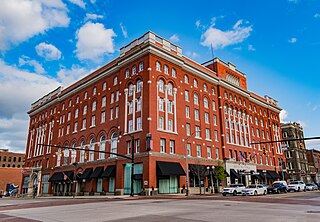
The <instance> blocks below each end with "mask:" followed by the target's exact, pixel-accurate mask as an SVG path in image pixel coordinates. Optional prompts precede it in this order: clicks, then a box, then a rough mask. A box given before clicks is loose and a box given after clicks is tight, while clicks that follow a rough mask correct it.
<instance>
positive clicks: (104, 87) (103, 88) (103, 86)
mask: <svg viewBox="0 0 320 222" xmlns="http://www.w3.org/2000/svg"><path fill="white" fill-rule="evenodd" d="M106 89H107V83H106V82H104V83H103V84H102V90H106Z"/></svg>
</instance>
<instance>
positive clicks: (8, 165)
mask: <svg viewBox="0 0 320 222" xmlns="http://www.w3.org/2000/svg"><path fill="white" fill-rule="evenodd" d="M2 167H12V168H15V167H16V168H20V167H21V166H20V164H18V165H17V166H16V165H15V164H12V166H11V164H7V166H6V164H2Z"/></svg>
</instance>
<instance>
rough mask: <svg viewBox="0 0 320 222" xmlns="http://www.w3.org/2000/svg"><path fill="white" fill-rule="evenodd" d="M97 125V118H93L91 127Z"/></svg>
mask: <svg viewBox="0 0 320 222" xmlns="http://www.w3.org/2000/svg"><path fill="white" fill-rule="evenodd" d="M95 125H96V116H91V126H95Z"/></svg>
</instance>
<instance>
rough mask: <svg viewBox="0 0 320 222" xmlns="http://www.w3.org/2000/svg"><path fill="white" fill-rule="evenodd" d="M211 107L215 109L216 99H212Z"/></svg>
mask: <svg viewBox="0 0 320 222" xmlns="http://www.w3.org/2000/svg"><path fill="white" fill-rule="evenodd" d="M212 109H213V110H216V101H212Z"/></svg>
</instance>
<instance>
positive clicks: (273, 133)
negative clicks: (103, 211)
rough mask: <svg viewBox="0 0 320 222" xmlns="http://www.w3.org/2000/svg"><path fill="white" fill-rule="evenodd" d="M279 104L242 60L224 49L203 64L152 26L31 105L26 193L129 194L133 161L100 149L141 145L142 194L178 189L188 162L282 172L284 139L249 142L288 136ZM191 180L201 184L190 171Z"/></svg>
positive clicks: (253, 178) (237, 175) (234, 174)
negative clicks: (254, 86)
mask: <svg viewBox="0 0 320 222" xmlns="http://www.w3.org/2000/svg"><path fill="white" fill-rule="evenodd" d="M280 110H281V109H280V108H279V107H278V104H277V101H275V100H274V99H272V98H271V97H268V96H265V97H261V96H258V95H256V94H254V93H252V92H250V91H249V90H248V89H247V82H246V75H245V74H244V73H242V72H241V71H239V70H237V69H236V67H235V65H233V64H231V63H226V62H224V61H222V60H220V59H218V58H215V59H213V60H211V61H209V62H206V63H205V64H202V65H201V64H198V63H196V62H194V61H192V60H191V59H189V58H187V57H185V56H183V55H182V49H181V48H180V47H179V46H176V45H174V44H172V43H170V42H169V41H167V40H165V39H163V38H161V37H159V36H157V35H156V34H154V33H152V32H147V33H146V34H144V35H143V36H142V37H140V38H139V39H136V40H135V41H133V42H131V43H130V44H129V45H127V46H125V47H123V48H121V50H120V56H119V57H118V58H116V59H115V60H113V61H111V62H109V63H108V64H106V65H105V66H103V67H101V68H100V69H98V70H96V71H95V72H93V73H91V74H90V75H88V76H86V77H85V78H83V79H81V80H79V81H78V82H76V83H74V84H73V85H71V86H69V87H67V88H66V89H62V88H58V89H56V90H54V91H53V92H51V93H49V94H48V95H46V96H44V97H42V98H41V99H39V100H38V101H37V102H35V103H33V104H32V105H31V110H30V111H29V115H30V125H29V132H28V141H27V149H26V167H29V168H32V174H31V175H29V176H30V178H31V179H30V186H29V188H30V189H31V190H29V191H28V192H29V193H32V192H33V193H34V192H35V189H37V192H38V194H57V195H68V194H71V193H73V192H76V193H77V194H86V193H104V192H116V193H119V194H128V193H130V187H131V185H130V183H131V176H130V174H131V166H130V165H129V164H126V163H128V162H130V160H128V159H126V158H124V157H121V156H116V155H113V154H104V153H97V152H92V151H91V150H93V149H94V150H101V151H107V152H112V153H118V154H121V155H127V156H128V157H130V156H131V154H130V153H131V152H135V154H134V156H135V158H134V162H135V164H134V192H135V193H139V192H141V191H142V190H144V191H145V192H147V193H148V192H149V191H157V192H159V193H177V192H180V188H182V187H185V186H186V175H185V172H186V169H187V167H186V164H187V163H188V164H198V165H205V166H217V165H218V162H219V161H220V162H222V163H223V164H224V167H225V169H226V172H227V174H228V177H227V180H226V182H227V183H237V182H239V183H240V182H243V183H246V184H248V183H254V182H257V180H258V179H261V180H262V181H265V179H266V180H267V179H268V180H275V179H277V178H279V175H278V174H277V173H278V171H280V170H281V162H282V161H284V159H283V158H284V156H283V153H282V150H281V148H280V144H278V143H269V144H263V145H260V144H255V145H251V143H254V142H259V141H271V140H278V139H280V137H281V128H280V122H279V112H280ZM132 136H133V137H134V144H135V149H134V150H132V149H131V147H132V143H131V140H132V139H133V138H132ZM38 144H52V145H58V146H64V147H70V149H69V150H68V149H59V148H57V147H49V146H41V145H38ZM72 147H78V148H84V149H86V150H85V151H81V150H72ZM74 163H76V164H74ZM262 171H263V172H264V173H265V174H264V178H261V175H260V176H259V174H257V173H258V172H262ZM79 172H82V173H79ZM73 181H74V182H73ZM189 183H190V184H189V185H190V186H191V187H194V186H196V185H197V180H194V175H192V173H190V181H189Z"/></svg>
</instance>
